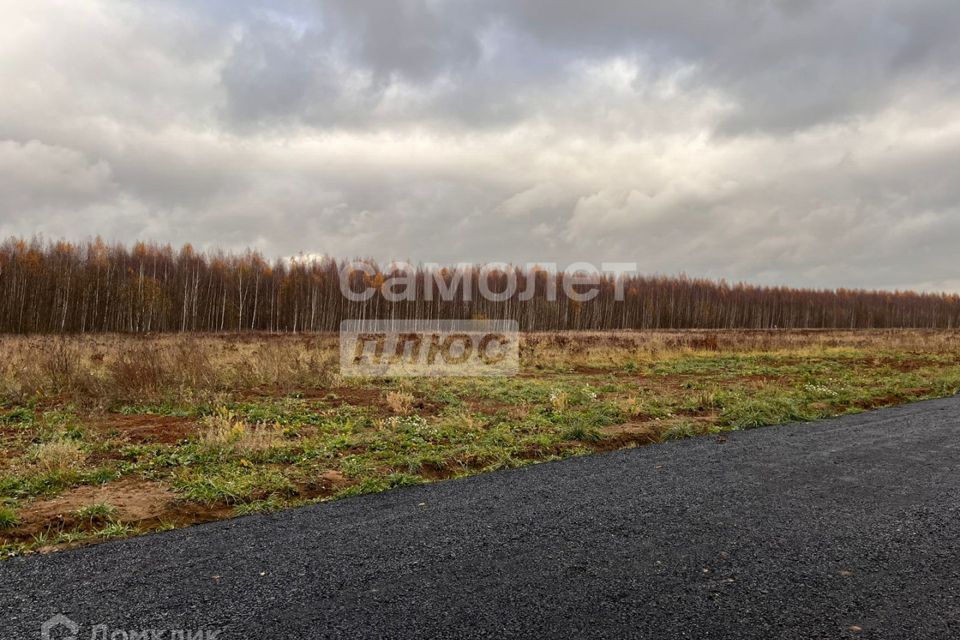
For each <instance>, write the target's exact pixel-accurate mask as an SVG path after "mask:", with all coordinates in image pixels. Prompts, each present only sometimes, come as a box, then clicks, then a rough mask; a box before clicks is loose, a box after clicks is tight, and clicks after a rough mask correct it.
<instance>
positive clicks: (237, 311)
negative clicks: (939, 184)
mask: <svg viewBox="0 0 960 640" xmlns="http://www.w3.org/2000/svg"><path fill="white" fill-rule="evenodd" d="M343 264H344V263H341V262H337V261H335V260H333V259H329V258H326V259H315V260H314V259H311V260H306V259H301V260H296V259H295V260H274V261H268V260H267V259H265V258H264V257H263V256H262V255H260V254H259V253H257V252H253V251H247V252H244V253H239V254H237V253H223V252H216V253H200V252H197V251H195V250H194V249H192V248H191V247H190V245H186V246H184V247H182V248H180V249H179V250H175V249H173V248H172V247H170V246H169V245H156V244H146V243H137V244H136V245H134V246H132V247H127V246H123V245H108V244H106V243H104V242H102V241H101V240H99V239H98V240H94V241H91V242H88V243H83V244H73V243H68V242H43V241H41V240H39V239H33V240H23V239H17V238H13V239H10V240H8V241H6V242H4V243H3V244H2V245H0V294H2V296H3V298H2V304H0V331H3V332H7V333H78V332H128V333H148V332H185V331H204V332H224V331H238V330H240V331H243V330H246V331H275V332H290V331H336V330H337V329H338V328H339V324H340V321H341V320H344V319H361V318H370V319H374V318H377V319H384V318H394V319H433V318H443V319H476V318H486V319H496V318H503V319H513V320H517V321H518V322H519V324H520V326H521V328H523V329H524V330H543V331H546V330H567V329H569V330H605V329H685V328H702V329H725V328H729V329H737V328H744V329H770V328H781V329H791V328H816V329H820V328H823V329H851V328H852V329H859V328H899V327H903V328H955V327H957V326H960V297H958V296H956V295H947V294H930V293H914V292H883V291H863V290H844V289H840V290H807V289H793V288H785V287H760V286H752V285H747V284H735V285H731V284H727V283H725V282H715V281H708V280H699V279H691V278H687V277H683V276H680V277H662V276H656V277H645V276H627V277H626V279H625V280H621V281H619V282H618V281H617V279H616V278H615V277H613V276H604V277H603V278H602V279H601V281H600V283H599V293H598V294H597V295H596V296H595V297H594V298H593V299H592V300H589V301H586V302H577V301H575V300H573V299H570V298H569V297H568V296H565V295H564V294H563V288H562V280H563V276H562V275H560V276H556V277H557V278H558V279H559V281H560V282H561V286H560V287H559V295H555V296H553V295H550V293H549V290H550V288H551V287H550V286H548V285H549V283H550V279H551V278H553V277H555V276H553V275H552V274H548V273H546V272H541V271H539V270H536V269H534V270H532V271H529V272H528V271H527V270H525V269H524V268H521V267H515V268H514V267H511V269H512V270H514V272H515V274H516V276H517V278H516V279H517V281H518V282H519V283H520V285H519V287H518V289H517V291H516V292H515V293H514V294H513V295H511V296H509V297H507V298H506V299H503V300H491V299H489V297H485V296H482V295H479V294H478V291H479V290H480V288H479V284H481V283H480V281H479V279H480V278H481V277H484V278H485V280H486V281H485V282H484V283H483V284H484V286H485V287H487V288H488V289H489V290H490V291H494V292H498V291H504V290H505V286H504V282H503V281H505V279H506V276H505V275H504V273H502V272H499V273H494V274H492V275H490V274H487V275H484V276H481V274H480V271H479V269H477V268H465V269H461V270H460V271H459V272H454V271H449V270H442V271H433V270H427V269H426V268H424V267H420V268H418V269H417V270H416V272H415V274H414V275H413V277H414V278H415V280H416V283H417V291H418V293H417V295H416V296H415V297H414V298H413V299H402V300H391V299H390V297H389V296H385V295H383V289H385V288H386V287H388V286H389V283H390V278H391V275H393V274H391V273H390V272H388V271H384V270H381V269H380V268H379V267H377V266H376V265H375V264H374V263H373V262H368V263H367V264H369V265H371V267H372V269H373V271H374V275H372V276H370V275H369V274H363V273H356V274H354V278H353V280H354V282H353V285H354V288H355V289H364V288H373V289H375V290H378V291H377V294H376V295H372V296H371V297H370V298H369V299H367V300H363V301H356V300H349V299H348V298H347V297H345V296H344V295H343V294H342V292H341V288H340V279H339V274H340V269H341V267H342V266H343ZM457 276H459V277H462V278H463V280H462V281H461V282H460V285H461V286H460V288H459V289H455V295H454V296H453V297H452V298H450V297H449V296H444V295H441V294H442V293H443V289H444V288H448V287H452V285H454V284H455V283H456V277H457ZM358 279H359V280H358ZM464 281H466V282H469V283H470V287H464V286H463V284H464ZM465 288H470V289H471V290H472V296H470V298H469V299H466V296H464V295H463V290H464V289H465ZM618 288H619V289H620V290H621V291H622V300H618V299H617V295H616V291H617V290H618Z"/></svg>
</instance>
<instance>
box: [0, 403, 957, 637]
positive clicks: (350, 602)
mask: <svg viewBox="0 0 960 640" xmlns="http://www.w3.org/2000/svg"><path fill="white" fill-rule="evenodd" d="M958 471H960V399H958V398H949V399H944V400H936V401H931V402H925V403H919V404H914V405H909V406H903V407H897V408H893V409H886V410H882V411H877V412H874V413H869V414H862V415H859V416H850V417H845V418H840V419H836V420H829V421H824V422H820V423H814V424H799V425H786V426H781V427H770V428H766V429H757V430H753V431H747V432H740V433H734V434H730V435H729V436H728V437H727V438H726V439H725V440H724V439H722V438H721V439H717V438H714V437H705V438H697V439H692V440H686V441H681V442H674V443H668V444H664V445H656V446H650V447H645V448H640V449H634V450H627V451H620V452H616V453H610V454H603V455H595V456H588V457H583V458H577V459H571V460H567V461H563V462H556V463H549V464H542V465H536V466H532V467H527V468H523V469H516V470H510V471H502V472H496V473H491V474H487V475H483V476H479V477H474V478H469V479H464V480H455V481H448V482H441V483H437V484H433V485H428V486H419V487H412V488H405V489H398V490H394V491H390V492H387V493H384V494H380V495H372V496H365V497H360V498H354V499H348V500H343V501H339V502H334V503H329V504H324V505H318V506H314V507H308V508H304V509H299V510H295V511H290V512H285V513H279V514H274V515H269V516H253V517H246V518H239V519H235V520H231V521H226V522H220V523H214V524H209V525H202V526H196V527H191V528H188V529H183V530H179V531H173V532H168V533H163V534H156V535H150V536H145V537H141V538H136V539H131V540H125V541H121V542H115V543H109V544H103V545H99V546H95V547H89V548H85V549H79V550H75V551H69V552H64V553H57V554H51V555H46V556H31V557H25V558H18V559H14V560H10V561H6V562H2V563H0V638H3V639H4V640H6V639H14V638H39V637H40V626H41V623H42V622H43V621H44V620H46V619H48V618H49V617H51V616H52V615H54V614H57V613H60V614H64V615H66V616H68V617H69V618H71V619H72V620H74V621H76V622H77V623H78V624H79V625H80V630H79V635H78V637H79V638H82V639H86V638H90V637H91V635H94V636H95V637H96V636H97V634H99V635H100V636H107V637H110V634H115V635H114V636H113V637H114V638H115V639H116V638H124V637H127V638H129V637H137V636H131V634H130V632H135V633H137V634H139V633H141V632H144V631H148V630H151V629H152V630H156V631H157V632H159V633H158V634H157V635H155V636H153V637H157V638H164V639H167V638H170V639H175V638H177V637H179V636H177V635H176V634H174V633H173V631H174V630H187V632H188V633H193V634H194V636H193V637H196V635H195V634H196V633H197V632H199V631H203V630H206V631H213V632H215V633H213V634H208V636H207V637H216V638H219V639H220V640H233V639H247V638H321V637H342V638H350V637H357V638H479V637H483V638H506V637H528V638H543V637H558V638H559V637H562V638H593V637H609V638H629V637H636V638H651V639H652V638H657V639H660V638H698V639H699V638H844V637H857V638H911V639H914V638H954V637H957V636H958V635H960V473H958ZM97 625H101V626H97ZM102 625H106V626H102ZM63 631H64V628H60V629H59V630H58V631H54V632H53V635H51V637H66V636H64V635H56V634H57V633H62V632H63ZM216 632H218V633H216ZM121 634H126V635H121ZM140 637H150V636H140ZM185 637H191V636H190V635H187V636H185Z"/></svg>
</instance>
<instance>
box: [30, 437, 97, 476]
mask: <svg viewBox="0 0 960 640" xmlns="http://www.w3.org/2000/svg"><path fill="white" fill-rule="evenodd" d="M28 458H29V459H30V460H31V461H32V462H33V465H34V466H35V467H36V468H37V469H38V470H39V471H42V472H44V473H51V472H58V471H61V472H62V471H69V470H70V469H77V468H79V467H80V466H81V465H82V464H83V463H84V461H85V460H86V458H87V456H86V454H85V453H84V452H83V449H82V448H81V447H80V445H79V444H78V443H76V442H74V441H73V440H53V441H51V442H44V443H43V444H38V445H34V447H33V448H32V449H31V450H30V452H29V454H28Z"/></svg>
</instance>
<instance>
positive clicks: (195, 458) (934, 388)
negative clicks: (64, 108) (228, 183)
mask: <svg viewBox="0 0 960 640" xmlns="http://www.w3.org/2000/svg"><path fill="white" fill-rule="evenodd" d="M337 357H338V356H337V341H336V337H335V336H332V335H318V334H311V335H264V334H243V335H236V336H229V337H224V336H211V335H163V336H156V337H135V336H119V335H106V336H104V335H100V336H85V337H69V338H53V337H12V336H8V337H4V338H2V340H0V400H2V403H3V404H2V410H0V501H2V503H0V544H2V551H0V554H2V555H4V556H9V555H12V554H17V553H24V552H28V551H37V550H41V551H43V550H51V549H58V548H66V547H69V546H74V545H79V544H85V543H90V542H95V541H100V540H106V539H110V538H117V537H124V536H129V535H133V534H137V533H142V532H147V531H154V530H161V529H168V528H174V527H180V526H185V525H189V524H192V523H196V522H203V521H209V520H215V519H222V518H227V517H231V516H233V515H237V514H244V513H251V512H255V511H261V510H275V509H281V508H285V507H290V506H294V505H298V504H304V503H307V502H312V501H321V500H330V499H335V498H339V497H343V496H349V495H357V494H360V493H368V492H374V491H381V490H384V489H388V488H391V487H396V486H402V485H408V484H414V483H420V482H428V481H433V480H438V479H443V478H451V477H457V476H463V475H470V474H475V473H480V472H483V471H487V470H492V469H499V468H505V467H515V466H519V465H525V464H531V463H534V462H540V461H544V460H553V459H558V458H563V457H568V456H572V455H578V454H583V453H589V452H593V451H601V450H609V449H614V448H621V447H630V446H641V445H645V444H650V443H654V442H659V441H663V440H667V439H672V438H682V437H687V436H691V435H699V434H717V437H718V438H723V435H722V432H724V431H729V430H736V429H747V428H752V427H759V426H763V425H769V424H777V423H783V422H793V421H804V420H813V419H818V418H823V417H828V416H834V415H840V414H845V413H852V412H858V411H863V410H866V409H871V408H877V407H883V406H889V405H894V404H899V403H903V402H908V401H912V400H917V399H922V398H933V397H940V396H946V395H952V394H955V393H957V391H958V390H960V333H958V332H944V331H870V332H863V331H861V332H836V331H831V332H801V331H793V332H775V331H770V332H763V331H756V332H750V331H736V332H702V331H700V332H656V333H576V334H574V333H559V334H528V335H526V336H525V337H524V341H523V346H522V352H521V358H522V370H521V375H520V376H518V377H515V378H492V379H453V378H444V379H398V380H356V379H349V380H348V379H341V378H340V377H339V376H338V373H337Z"/></svg>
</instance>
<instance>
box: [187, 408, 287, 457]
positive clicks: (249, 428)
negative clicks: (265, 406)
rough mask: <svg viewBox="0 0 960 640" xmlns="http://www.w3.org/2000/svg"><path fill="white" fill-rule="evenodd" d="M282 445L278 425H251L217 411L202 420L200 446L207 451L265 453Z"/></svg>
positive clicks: (232, 414)
mask: <svg viewBox="0 0 960 640" xmlns="http://www.w3.org/2000/svg"><path fill="white" fill-rule="evenodd" d="M282 443H283V427H281V426H280V425H278V424H272V425H271V424H256V425H251V424H249V423H247V422H244V421H243V420H241V419H240V418H238V417H237V416H236V415H235V414H234V413H232V412H230V411H227V410H225V409H219V410H218V411H217V413H216V414H214V415H212V416H208V417H207V418H206V419H205V420H204V429H203V431H201V433H200V444H201V445H202V446H204V447H206V448H207V449H230V450H233V451H238V452H247V453H251V452H256V451H267V450H270V449H273V448H276V447H278V446H280V445H281V444H282Z"/></svg>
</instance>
